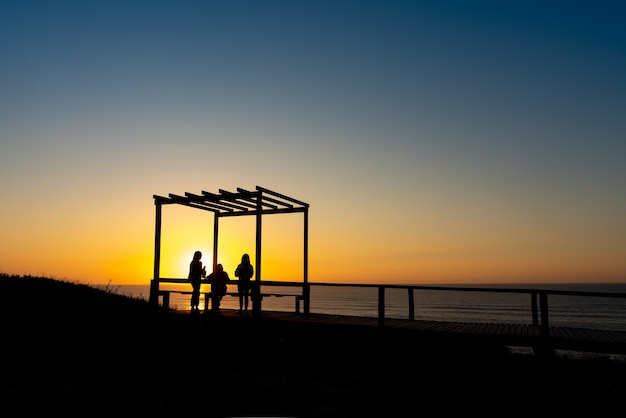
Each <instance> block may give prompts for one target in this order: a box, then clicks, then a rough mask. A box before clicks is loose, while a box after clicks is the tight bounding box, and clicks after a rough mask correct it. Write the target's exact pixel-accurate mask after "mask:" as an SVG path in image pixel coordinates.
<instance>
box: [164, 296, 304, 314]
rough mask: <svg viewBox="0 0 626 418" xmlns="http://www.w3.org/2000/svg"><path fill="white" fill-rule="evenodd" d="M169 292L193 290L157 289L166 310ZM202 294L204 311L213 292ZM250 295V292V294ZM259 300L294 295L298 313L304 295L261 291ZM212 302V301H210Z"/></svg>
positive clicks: (207, 308) (206, 309) (168, 302)
mask: <svg viewBox="0 0 626 418" xmlns="http://www.w3.org/2000/svg"><path fill="white" fill-rule="evenodd" d="M170 293H178V294H180V295H191V294H192V293H193V292H192V291H190V290H159V297H160V298H162V300H163V301H162V304H161V306H162V307H163V309H165V310H168V309H169V306H170ZM201 294H203V295H204V311H205V312H207V311H208V310H209V301H212V300H213V292H201ZM224 296H231V297H239V293H237V292H227V293H226V294H224ZM250 296H251V297H252V294H250ZM260 296H261V300H263V298H265V297H276V298H281V297H294V298H295V302H296V313H300V302H301V301H303V300H304V296H302V295H297V294H286V293H261V295H260ZM211 303H212V302H211Z"/></svg>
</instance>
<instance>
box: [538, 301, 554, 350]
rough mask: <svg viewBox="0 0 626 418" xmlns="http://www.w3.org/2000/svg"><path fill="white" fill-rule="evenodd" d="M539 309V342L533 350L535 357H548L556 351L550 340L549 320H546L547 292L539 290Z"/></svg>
mask: <svg viewBox="0 0 626 418" xmlns="http://www.w3.org/2000/svg"><path fill="white" fill-rule="evenodd" d="M539 309H540V311H541V326H540V330H541V335H540V336H539V343H538V344H536V345H535V346H533V352H534V353H535V355H536V356H537V357H543V358H550V357H554V356H555V355H556V351H555V349H554V347H553V346H552V343H551V341H550V322H549V320H548V294H547V293H546V292H545V291H539Z"/></svg>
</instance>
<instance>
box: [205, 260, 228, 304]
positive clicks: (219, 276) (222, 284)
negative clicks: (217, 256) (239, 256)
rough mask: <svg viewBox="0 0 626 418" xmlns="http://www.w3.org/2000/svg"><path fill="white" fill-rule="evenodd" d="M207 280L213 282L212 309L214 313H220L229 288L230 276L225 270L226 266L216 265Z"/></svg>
mask: <svg viewBox="0 0 626 418" xmlns="http://www.w3.org/2000/svg"><path fill="white" fill-rule="evenodd" d="M207 281H208V282H209V283H211V293H212V295H211V305H212V306H211V310H212V311H213V312H214V313H219V311H220V303H221V302H222V298H223V297H224V295H225V294H226V290H227V287H226V283H228V282H230V277H228V273H226V272H225V271H224V267H223V266H222V265H221V264H218V265H217V266H215V270H213V272H212V273H211V274H209V275H208V276H207Z"/></svg>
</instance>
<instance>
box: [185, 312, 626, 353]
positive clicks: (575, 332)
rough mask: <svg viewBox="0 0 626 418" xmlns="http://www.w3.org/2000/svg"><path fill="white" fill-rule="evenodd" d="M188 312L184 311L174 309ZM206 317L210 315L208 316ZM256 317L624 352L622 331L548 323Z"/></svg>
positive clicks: (455, 338)
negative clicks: (544, 330)
mask: <svg viewBox="0 0 626 418" xmlns="http://www.w3.org/2000/svg"><path fill="white" fill-rule="evenodd" d="M178 313H180V314H188V312H186V311H178ZM223 316H224V319H230V320H240V321H246V320H247V321H255V320H257V318H252V317H242V316H239V315H237V314H236V312H234V311H231V310H224V311H223ZM208 317H210V315H209V316H208ZM258 320H260V321H262V322H278V323H282V324H285V325H291V326H297V327H302V328H305V327H311V326H317V327H318V328H317V329H319V328H320V327H325V329H327V330H329V331H330V330H333V329H334V330H337V331H347V330H359V331H363V332H372V333H375V332H378V331H381V330H384V331H385V332H387V333H391V332H393V333H397V334H398V333H403V334H405V335H406V336H414V338H424V339H426V338H437V339H439V340H444V339H450V341H451V342H452V341H453V342H455V343H456V342H463V343H464V344H490V345H495V344H497V345H503V346H519V347H530V348H533V349H535V350H537V349H541V348H546V347H547V348H551V349H557V350H573V351H586V352H592V353H604V354H621V355H626V332H620V331H605V330H592V329H583V328H568V327H550V331H549V335H550V338H549V340H548V341H546V339H544V338H543V337H542V335H541V329H540V327H539V326H533V325H526V324H499V323H467V322H443V321H421V320H403V319H389V318H387V319H385V320H384V322H383V323H382V324H381V322H380V321H379V320H378V319H377V318H365V317H352V316H342V315H326V314H302V313H293V312H275V311H263V312H262V313H261V316H260V318H258Z"/></svg>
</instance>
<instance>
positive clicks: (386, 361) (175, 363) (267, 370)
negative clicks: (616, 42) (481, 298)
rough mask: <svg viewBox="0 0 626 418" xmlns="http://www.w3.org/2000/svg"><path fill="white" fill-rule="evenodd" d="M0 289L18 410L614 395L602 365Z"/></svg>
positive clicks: (211, 410)
mask: <svg viewBox="0 0 626 418" xmlns="http://www.w3.org/2000/svg"><path fill="white" fill-rule="evenodd" d="M0 295H1V301H2V303H1V304H0V312H1V318H2V319H1V325H2V330H3V331H2V333H3V338H2V341H3V354H2V357H3V366H2V367H3V370H2V377H1V379H2V381H1V386H0V396H1V398H0V401H1V403H0V405H2V407H3V408H5V409H6V410H7V411H19V413H18V415H20V416H26V415H30V414H31V413H33V414H34V413H46V414H52V413H60V414H64V415H66V416H67V415H81V416H84V415H91V416H94V415H95V416H110V415H114V414H120V413H124V414H142V415H141V416H158V417H166V416H172V417H176V416H189V415H190V414H194V415H195V414H201V416H203V417H211V416H223V417H227V416H228V417H234V416H298V417H322V416H324V417H327V416H341V417H364V416H381V415H382V416H394V415H395V416H400V415H402V416H406V415H408V416H412V415H429V414H427V411H430V415H443V414H458V413H471V412H476V413H480V414H481V416H507V415H512V414H513V415H519V414H520V413H526V412H527V413H536V412H538V411H539V410H543V411H545V412H546V413H554V414H555V416H556V414H557V412H558V416H561V415H562V414H563V413H568V412H577V413H581V412H584V411H590V412H593V413H594V416H603V415H609V414H610V413H611V412H612V411H613V410H614V408H615V407H616V406H619V407H621V403H622V402H623V399H624V397H625V396H626V365H624V364H622V363H614V362H611V361H609V360H606V359H595V360H586V361H583V360H564V359H554V360H550V361H545V360H542V361H540V360H538V359H535V358H533V357H529V356H516V355H512V354H510V353H508V352H507V351H506V350H505V349H504V348H503V347H485V346H479V345H475V346H463V347H459V346H456V345H455V344H454V343H453V342H451V341H432V340H428V341H425V340H424V339H419V338H416V337H407V336H398V335H389V334H386V333H384V332H381V333H372V332H368V333H363V332H357V331H354V330H336V329H332V330H331V329H320V328H317V327H313V326H311V327H299V328H295V327H293V326H284V325H280V324H267V323H264V322H262V321H256V320H254V319H249V320H245V321H242V320H237V319H235V318H221V319H219V318H211V319H206V318H194V317H192V316H190V315H178V314H177V315H173V314H164V313H160V312H156V311H153V310H152V309H150V307H149V306H148V304H147V303H146V302H145V301H143V300H141V299H133V298H130V297H128V296H124V295H119V294H116V293H115V292H114V291H112V290H109V291H107V290H98V289H94V288H92V287H89V286H87V285H82V284H76V283H68V282H63V281H59V280H53V279H49V278H43V277H29V276H10V275H6V274H0ZM433 411H435V413H433Z"/></svg>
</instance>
